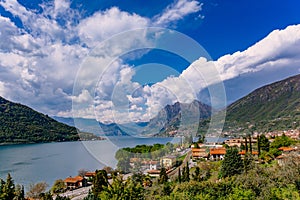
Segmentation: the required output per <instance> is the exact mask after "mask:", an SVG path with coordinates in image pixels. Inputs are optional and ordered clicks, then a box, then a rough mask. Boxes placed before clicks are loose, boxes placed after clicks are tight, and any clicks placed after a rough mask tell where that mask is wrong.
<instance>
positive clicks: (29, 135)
mask: <svg viewBox="0 0 300 200" xmlns="http://www.w3.org/2000/svg"><path fill="white" fill-rule="evenodd" d="M211 113H212V108H211V107H210V106H209V105H206V104H203V103H201V102H199V101H193V102H191V103H190V104H183V103H178V102H177V103H175V104H173V105H167V106H165V107H164V109H162V110H161V111H160V112H158V114H157V115H156V116H155V117H154V118H152V119H151V120H150V121H149V122H141V123H129V124H121V125H119V124H115V123H111V124H104V123H101V122H98V121H96V120H95V119H82V118H75V119H73V118H61V117H53V118H54V119H52V118H50V117H49V116H47V115H44V114H42V113H39V112H36V111H34V110H33V109H31V108H29V107H27V106H24V105H21V104H18V103H13V102H10V101H8V100H6V99H4V98H2V97H0V143H29V142H47V141H70V140H79V136H78V134H77V130H76V128H77V129H79V130H80V131H82V132H89V133H94V134H96V135H107V136H124V135H147V136H148V135H149V134H150V135H157V136H169V135H171V134H170V133H173V132H174V131H175V132H176V130H178V128H179V127H180V130H186V131H187V132H188V131H189V129H191V128H195V127H196V128H198V131H199V132H203V131H205V129H207V127H208V124H209V120H210V116H211ZM74 120H75V121H76V128H74V126H75V123H74ZM58 121H59V122H58ZM60 122H62V123H60ZM182 126H183V127H182ZM99 127H100V128H99ZM299 128H300V75H296V76H293V77H290V78H287V79H285V80H282V81H278V82H275V83H272V84H269V85H266V86H263V87H261V88H258V89H256V90H255V91H253V92H251V93H250V94H248V95H247V96H245V97H243V98H241V99H239V100H238V101H236V102H234V103H232V104H231V105H229V106H228V107H227V108H226V120H225V125H224V131H226V132H241V131H253V130H257V131H262V132H267V131H272V130H287V129H299ZM88 138H92V137H91V135H88Z"/></svg>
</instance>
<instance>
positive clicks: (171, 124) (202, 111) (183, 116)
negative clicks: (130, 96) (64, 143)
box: [53, 101, 211, 136]
mask: <svg viewBox="0 0 300 200" xmlns="http://www.w3.org/2000/svg"><path fill="white" fill-rule="evenodd" d="M210 114H211V107H210V106H208V105H206V104H203V103H201V102H199V101H193V102H192V103H190V104H184V103H178V102H177V103H175V104H173V105H167V106H165V107H164V108H163V109H162V110H161V111H160V112H158V114H157V115H156V116H155V117H154V118H152V119H151V120H150V121H149V122H140V123H134V122H133V123H126V124H116V123H111V124H104V123H101V122H98V121H96V120H95V119H84V118H74V119H73V118H63V117H53V118H54V119H56V120H58V121H60V122H62V123H65V124H68V125H71V126H75V124H74V120H75V121H76V128H78V129H79V130H81V131H85V132H91V133H94V134H96V135H100V136H101V135H106V136H128V135H139V136H146V135H147V136H149V135H157V134H158V135H162V134H163V133H166V132H170V131H173V130H177V129H178V127H179V126H180V125H182V124H184V125H188V126H198V123H199V119H206V118H208V117H209V116H210Z"/></svg>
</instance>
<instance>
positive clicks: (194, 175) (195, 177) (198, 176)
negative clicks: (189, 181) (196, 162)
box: [193, 166, 201, 181]
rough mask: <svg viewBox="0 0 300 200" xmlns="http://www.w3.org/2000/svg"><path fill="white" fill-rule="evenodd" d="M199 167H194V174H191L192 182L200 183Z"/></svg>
mask: <svg viewBox="0 0 300 200" xmlns="http://www.w3.org/2000/svg"><path fill="white" fill-rule="evenodd" d="M200 175H201V174H200V167H198V166H197V167H196V169H195V172H194V174H193V179H194V181H200V180H201V177H200Z"/></svg>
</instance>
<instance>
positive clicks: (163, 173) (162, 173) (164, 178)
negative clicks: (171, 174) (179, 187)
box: [158, 167, 169, 184]
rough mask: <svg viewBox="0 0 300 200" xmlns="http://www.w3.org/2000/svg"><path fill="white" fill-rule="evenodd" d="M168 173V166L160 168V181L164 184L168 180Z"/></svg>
mask: <svg viewBox="0 0 300 200" xmlns="http://www.w3.org/2000/svg"><path fill="white" fill-rule="evenodd" d="M168 179H169V178H168V175H167V171H166V168H164V167H162V168H161V170H160V173H159V180H158V182H159V183H160V184H164V183H166V182H167V181H168Z"/></svg>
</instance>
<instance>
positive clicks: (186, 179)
mask: <svg viewBox="0 0 300 200" xmlns="http://www.w3.org/2000/svg"><path fill="white" fill-rule="evenodd" d="M189 181H190V168H189V163H188V162H186V166H184V167H183V170H182V182H189Z"/></svg>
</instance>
